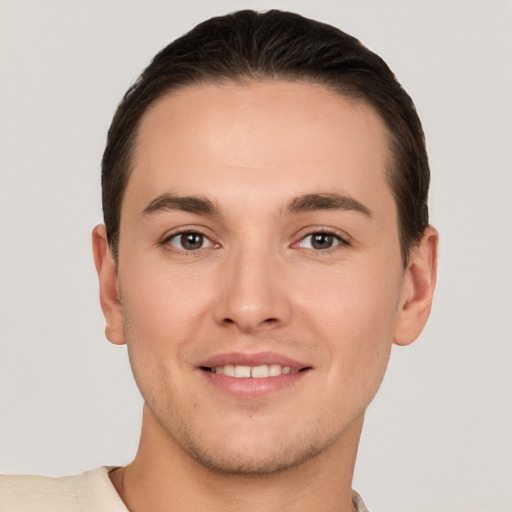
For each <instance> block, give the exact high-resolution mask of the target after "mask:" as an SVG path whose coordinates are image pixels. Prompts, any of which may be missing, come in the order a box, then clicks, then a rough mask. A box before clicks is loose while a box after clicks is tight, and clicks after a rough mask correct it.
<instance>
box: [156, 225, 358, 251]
mask: <svg viewBox="0 0 512 512" xmlns="http://www.w3.org/2000/svg"><path fill="white" fill-rule="evenodd" d="M183 235H198V236H201V237H202V238H203V243H204V241H205V240H206V241H208V242H209V243H210V245H209V247H214V248H215V247H219V244H216V243H215V242H213V241H212V240H211V239H210V238H209V237H208V236H207V235H206V234H205V233H203V232H202V231H200V230H198V229H183V230H181V231H178V232H176V233H172V234H171V235H169V236H167V237H165V238H164V239H163V240H162V241H161V242H160V245H162V246H164V247H165V248H166V249H167V250H169V251H172V252H176V253H179V254H188V255H191V256H192V255H194V254H197V253H198V252H199V251H201V250H202V249H207V248H209V247H200V248H198V249H189V250H187V249H184V248H181V249H179V248H176V247H174V246H172V245H171V241H172V240H174V239H177V238H178V237H182V236H183ZM315 235H325V236H330V237H332V238H333V239H334V240H335V241H337V243H336V244H335V245H333V246H332V247H329V248H327V249H315V248H309V247H308V248H306V247H302V248H303V249H306V250H308V251H310V252H313V253H315V254H322V255H325V254H330V253H332V252H334V251H337V250H340V249H342V248H344V247H349V246H350V245H351V244H350V242H349V241H348V240H346V239H345V238H343V237H341V236H340V235H339V234H337V233H334V232H333V231H330V230H328V229H317V230H314V231H311V232H309V233H307V234H305V235H304V236H302V237H301V238H300V239H299V240H298V242H294V243H293V246H297V245H298V246H299V247H301V245H300V244H301V243H302V242H304V240H305V239H306V238H308V237H313V236H315Z"/></svg>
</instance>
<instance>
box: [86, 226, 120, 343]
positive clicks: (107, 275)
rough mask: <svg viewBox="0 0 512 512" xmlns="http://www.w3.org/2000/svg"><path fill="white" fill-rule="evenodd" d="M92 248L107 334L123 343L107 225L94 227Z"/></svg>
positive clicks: (116, 283) (115, 266)
mask: <svg viewBox="0 0 512 512" xmlns="http://www.w3.org/2000/svg"><path fill="white" fill-rule="evenodd" d="M92 248H93V255H94V263H95V265H96V272H97V273H98V281H99V287H100V303H101V309H102V311H103V315H104V316H105V321H106V326H105V335H106V336H107V339H108V340H109V341H110V342H111V343H114V344H115V345H123V344H124V343H125V337H124V328H123V309H122V305H121V301H120V299H119V290H118V280H117V275H118V273H117V265H116V263H115V261H114V258H113V257H112V254H111V252H110V247H109V244H108V240H107V232H106V228H105V226H103V225H99V226H96V227H95V228H94V230H93V232H92Z"/></svg>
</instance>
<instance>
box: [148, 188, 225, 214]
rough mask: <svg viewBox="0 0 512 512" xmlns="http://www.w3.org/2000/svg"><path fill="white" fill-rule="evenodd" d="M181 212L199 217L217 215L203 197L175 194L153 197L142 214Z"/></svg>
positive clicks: (214, 207)
mask: <svg viewBox="0 0 512 512" xmlns="http://www.w3.org/2000/svg"><path fill="white" fill-rule="evenodd" d="M172 210H181V211H183V212H189V213H198V214H201V215H218V214H219V211H218V208H217V207H216V206H215V205H214V204H213V203H212V202H211V201H210V200H209V199H206V198H205V197H200V196H177V195H176V194H169V193H166V194H161V195H159V196H158V197H155V199H153V200H152V201H151V202H150V203H149V204H148V205H147V206H146V208H144V210H143V211H142V213H143V214H144V215H150V214H153V213H159V212H165V211H172Z"/></svg>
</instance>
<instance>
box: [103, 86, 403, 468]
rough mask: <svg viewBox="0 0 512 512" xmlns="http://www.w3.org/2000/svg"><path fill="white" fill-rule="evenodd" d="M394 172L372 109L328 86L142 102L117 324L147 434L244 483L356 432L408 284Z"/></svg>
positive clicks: (124, 223) (124, 218)
mask: <svg viewBox="0 0 512 512" xmlns="http://www.w3.org/2000/svg"><path fill="white" fill-rule="evenodd" d="M390 163H391V155H390V154H389V149H388V145H387V133H386V129H385V127H384V124H383V122H382V120H381V119H380V118H379V116H378V115H377V114H376V113H375V112H374V110H373V109H372V108H370V107H368V106H366V105H365V104H363V103H362V102H359V101H355V100H349V99H347V98H344V97H342V96H340V95H338V94H335V93H333V92H330V91H328V90H327V89H325V88H323V87H321V86H318V85H313V84H306V83H295V82H284V81H261V82H250V83H248V84H245V85H241V84H223V85H218V84H210V85H198V86H194V87H187V88H183V89H181V90H179V91H177V92H173V93H171V94H168V95H167V96H165V97H164V98H163V99H161V100H159V101H158V102H157V103H155V104H154V105H153V106H152V107H150V109H149V110H148V112H146V114H145V115H144V117H143V120H142V124H141V127H140V131H139V134H138V138H137V143H136V149H135V157H134V162H133V172H132V174H131V176H130V178H129V183H128V187H127V190H126V193H125V196H124V199H123V203H122V211H121V229H120V245H119V266H118V270H117V271H114V274H113V275H114V276H115V280H116V283H115V286H116V287H117V293H118V294H119V296H120V305H119V310H118V314H116V313H115V312H114V313H111V315H110V319H109V315H107V320H108V328H107V332H108V334H109V338H110V339H111V340H112V341H114V342H117V343H122V342H124V341H126V343H127V344H128V349H129V355H130V361H131V364H132V367H133V371H134V374H135V378H136V380H137V383H138V386H139V388H140V390H141V392H142V395H143V396H144V398H145V400H146V403H147V405H148V408H147V410H146V416H147V417H146V419H145V421H146V423H147V424H146V426H145V428H146V430H149V431H150V434H149V435H150V436H151V435H153V436H155V437H158V436H159V437H160V438H161V439H166V442H168V443H169V444H170V445H173V446H177V447H179V449H180V450H183V453H185V454H187V456H188V455H192V456H193V457H194V458H196V459H197V460H199V461H200V462H201V463H203V464H204V465H206V466H207V467H210V468H214V469H216V470H219V471H223V472H235V473H236V472H242V473H268V472H273V471H276V470H279V469H283V468H288V467H293V466H294V465H297V464H299V463H301V462H303V461H305V460H308V459H310V458H311V457H313V456H315V455H317V454H319V453H324V452H329V450H331V451H332V450H335V448H336V446H339V445H340V443H341V442H342V440H343V439H344V437H346V436H347V435H353V436H355V437H356V436H357V433H358V432H359V429H360V427H361V423H362V417H363V414H364V410H365V408H366V406H367V405H368V403H369V402H370V400H371V399H372V397H373V396H374V394H375V392H376V391H377V388H378V386H379V384H380V382H381V379H382V377H383V374H384V370H385V367H386V364H387V361H388V356H389V352H390V347H391V344H392V342H393V339H394V337H395V336H396V335H398V330H400V329H402V324H401V315H402V314H403V311H404V309H406V306H405V305H404V304H405V303H406V301H407V300H408V298H409V296H410V292H411V282H410V279H409V277H408V271H407V270H406V271H404V269H403V265H402V261H401V258H400V246H399V233H398V222H397V210H396V206H395V202H394V200H393V196H392V193H391V189H390V186H389V184H388V181H387V179H386V167H387V166H388V165H390ZM114 309H115V306H114ZM121 312H122V316H123V319H124V325H123V322H121V320H120V318H121V315H120V313H121ZM402 334H403V333H402ZM411 341H412V340H411ZM251 372H252V375H253V376H252V377H249V376H248V375H250V374H251ZM233 374H235V376H233ZM267 375H268V376H267ZM351 431H353V432H356V433H355V434H354V433H353V434H350V432H351ZM146 434H147V432H146Z"/></svg>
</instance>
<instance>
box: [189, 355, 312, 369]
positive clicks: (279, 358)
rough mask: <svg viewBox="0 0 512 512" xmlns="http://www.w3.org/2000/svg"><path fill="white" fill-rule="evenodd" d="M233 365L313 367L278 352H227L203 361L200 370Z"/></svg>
mask: <svg viewBox="0 0 512 512" xmlns="http://www.w3.org/2000/svg"><path fill="white" fill-rule="evenodd" d="M227 364H231V365H233V366H261V365H264V364H267V365H271V364H278V365H281V366H289V367H290V368H293V369H296V370H302V369H304V368H311V365H309V364H307V363H304V362H300V361H297V360H296V359H293V358H290V357H288V356H285V355H282V354H279V353H277V352H256V353H252V354H251V353H246V352H225V353H222V354H216V355H214V356H211V357H209V358H208V359H205V360H204V361H201V363H200V364H199V365H198V367H199V368H216V367H218V366H225V365H227Z"/></svg>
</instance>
